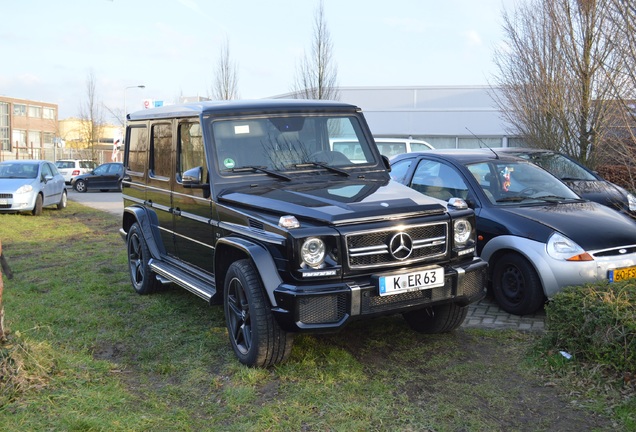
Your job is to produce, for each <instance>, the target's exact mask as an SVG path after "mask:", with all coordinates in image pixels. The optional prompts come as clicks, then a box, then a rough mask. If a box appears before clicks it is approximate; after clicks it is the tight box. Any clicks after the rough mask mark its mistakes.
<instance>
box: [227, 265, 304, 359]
mask: <svg viewBox="0 0 636 432" xmlns="http://www.w3.org/2000/svg"><path fill="white" fill-rule="evenodd" d="M223 308H224V310H225V321H226V324H227V329H228V333H229V336H230V342H231V344H232V348H233V350H234V353H235V354H236V357H237V358H238V360H239V361H240V362H241V363H243V364H244V365H246V366H250V367H268V366H272V365H274V364H277V363H280V362H283V361H284V360H286V359H287V357H289V354H290V352H291V348H292V345H293V335H292V334H290V333H287V332H286V331H284V330H282V329H281V328H280V327H279V326H278V323H277V322H276V321H275V319H274V316H273V315H272V312H271V311H270V309H269V306H268V304H267V299H266V298H265V290H264V288H263V284H262V283H261V280H260V278H259V276H258V273H257V272H256V270H255V269H254V265H253V264H252V262H251V261H250V260H248V259H244V260H240V261H235V262H234V263H232V265H230V267H229V269H228V272H227V275H226V278H225V285H224V290H223Z"/></svg>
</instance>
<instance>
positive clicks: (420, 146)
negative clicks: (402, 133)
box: [373, 137, 433, 159]
mask: <svg viewBox="0 0 636 432" xmlns="http://www.w3.org/2000/svg"><path fill="white" fill-rule="evenodd" d="M373 139H374V140H375V143H376V144H377V145H378V149H379V150H380V153H382V154H383V155H384V156H386V157H388V158H389V159H391V158H392V157H393V156H397V155H399V154H402V153H411V152H421V151H426V150H431V149H433V146H432V145H430V144H429V143H427V142H426V141H422V140H416V139H411V138H379V137H378V138H376V137H373Z"/></svg>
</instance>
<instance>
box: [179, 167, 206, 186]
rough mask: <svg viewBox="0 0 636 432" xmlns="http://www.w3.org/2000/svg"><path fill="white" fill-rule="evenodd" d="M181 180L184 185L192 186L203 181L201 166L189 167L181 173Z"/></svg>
mask: <svg viewBox="0 0 636 432" xmlns="http://www.w3.org/2000/svg"><path fill="white" fill-rule="evenodd" d="M181 182H182V183H183V185H184V186H185V187H193V186H198V185H200V184H201V183H203V168H202V167H200V166H198V167H195V168H190V169H189V170H187V171H186V172H184V173H183V176H182V177H181Z"/></svg>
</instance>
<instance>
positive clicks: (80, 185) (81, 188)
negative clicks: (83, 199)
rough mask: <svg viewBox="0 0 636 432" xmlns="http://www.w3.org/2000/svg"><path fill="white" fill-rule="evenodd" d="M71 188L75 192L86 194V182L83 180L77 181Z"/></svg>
mask: <svg viewBox="0 0 636 432" xmlns="http://www.w3.org/2000/svg"><path fill="white" fill-rule="evenodd" d="M73 187H74V188H75V190H76V191H77V192H86V182H85V181H84V180H77V181H76V182H75V186H73Z"/></svg>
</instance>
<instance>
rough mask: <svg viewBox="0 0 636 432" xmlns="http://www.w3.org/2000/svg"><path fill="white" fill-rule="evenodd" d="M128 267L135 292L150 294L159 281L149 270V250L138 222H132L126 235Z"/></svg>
mask: <svg viewBox="0 0 636 432" xmlns="http://www.w3.org/2000/svg"><path fill="white" fill-rule="evenodd" d="M126 243H127V249H128V268H129V269H130V281H131V282H132V286H133V288H134V289H135V291H137V294H151V293H153V292H155V291H156V290H157V288H158V287H159V284H160V282H159V281H158V280H157V277H156V275H155V273H154V272H153V271H152V270H150V264H149V262H150V250H149V249H148V244H147V243H146V239H145V238H144V235H143V233H142V232H141V227H140V226H139V224H138V223H134V224H132V226H131V227H130V230H129V231H128V237H127V241H126Z"/></svg>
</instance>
